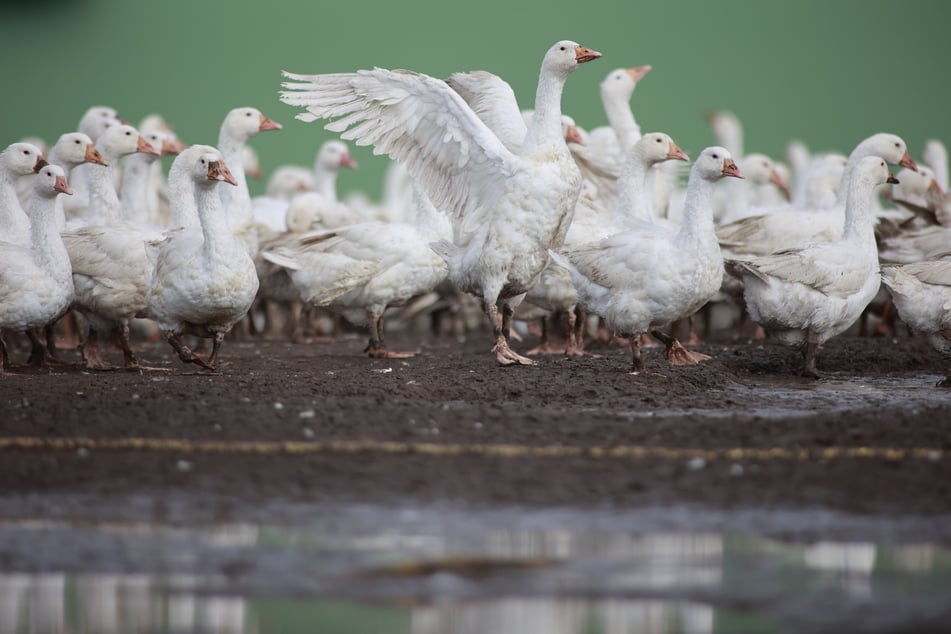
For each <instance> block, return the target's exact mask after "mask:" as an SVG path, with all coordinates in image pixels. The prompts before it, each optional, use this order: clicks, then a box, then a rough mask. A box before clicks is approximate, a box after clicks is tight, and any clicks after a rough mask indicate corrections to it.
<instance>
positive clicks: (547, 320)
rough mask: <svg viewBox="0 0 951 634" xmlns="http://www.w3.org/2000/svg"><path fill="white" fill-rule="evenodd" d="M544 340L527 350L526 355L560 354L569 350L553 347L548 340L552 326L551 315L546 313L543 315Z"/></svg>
mask: <svg viewBox="0 0 951 634" xmlns="http://www.w3.org/2000/svg"><path fill="white" fill-rule="evenodd" d="M541 324H542V340H541V342H539V344H538V345H537V346H535V347H534V348H532V349H531V350H529V351H528V352H526V353H525V354H526V355H536V354H558V353H560V352H567V350H565V351H563V350H559V349H557V348H553V347H552V345H551V343H550V342H549V340H548V329H549V328H550V327H551V315H550V314H546V315H543V316H542V319H541Z"/></svg>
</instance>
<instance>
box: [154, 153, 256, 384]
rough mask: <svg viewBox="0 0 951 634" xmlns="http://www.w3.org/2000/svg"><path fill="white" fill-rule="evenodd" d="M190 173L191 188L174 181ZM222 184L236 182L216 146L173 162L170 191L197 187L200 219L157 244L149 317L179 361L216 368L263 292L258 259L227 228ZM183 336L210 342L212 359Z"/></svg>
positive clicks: (195, 204)
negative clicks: (197, 351) (237, 327)
mask: <svg viewBox="0 0 951 634" xmlns="http://www.w3.org/2000/svg"><path fill="white" fill-rule="evenodd" d="M186 177H187V178H189V179H190V181H189V183H190V187H189V186H188V185H187V184H185V183H181V182H177V181H178V180H181V179H183V178H186ZM221 182H226V183H229V184H231V185H236V181H235V179H234V178H233V177H232V175H231V172H230V171H229V169H228V167H227V165H226V164H225V163H224V161H223V160H222V156H221V153H220V152H219V151H218V150H217V149H215V148H213V147H211V146H207V145H193V146H192V147H190V148H188V149H187V150H185V151H184V152H182V153H181V154H179V155H178V157H177V158H176V159H175V162H174V163H173V165H172V170H171V172H170V174H169V190H170V193H171V191H172V190H177V191H179V192H181V191H182V190H189V189H190V191H191V192H194V198H193V202H192V204H193V205H194V206H195V207H197V214H198V218H199V221H200V223H201V224H200V227H199V228H193V227H190V228H185V229H182V230H180V231H175V232H172V233H171V234H170V235H169V236H168V239H167V240H166V241H165V242H163V243H162V244H161V245H159V250H158V255H157V258H156V263H155V274H154V277H153V280H152V288H151V290H150V292H149V302H148V306H149V308H148V314H147V316H149V317H151V318H152V319H154V320H155V321H156V322H157V323H158V326H159V329H160V330H161V331H162V333H163V335H164V336H165V338H166V340H167V341H168V342H169V344H170V345H171V346H172V348H173V349H174V350H175V352H176V353H178V356H179V358H180V359H181V360H182V361H184V362H186V363H195V364H197V365H199V366H201V367H202V368H204V369H206V370H211V371H215V369H216V365H215V363H216V360H217V357H218V350H219V348H220V347H221V343H222V341H224V337H225V334H227V333H228V331H229V330H231V328H232V326H234V324H236V323H237V322H238V321H240V320H241V319H242V318H243V317H244V316H245V315H246V314H247V312H248V309H249V308H250V307H251V302H252V301H253V300H254V296H255V293H257V290H258V276H257V272H256V271H255V269H254V262H253V261H252V260H251V256H250V255H249V254H248V252H247V250H246V248H245V246H244V244H243V243H242V242H240V241H239V240H238V238H237V237H236V236H235V235H234V233H233V232H232V231H231V229H230V228H229V227H228V219H227V217H226V216H225V211H224V206H223V205H222V203H221V199H220V197H219V194H218V191H217V190H218V185H219V183H221ZM182 198H184V196H182V197H181V198H179V200H181V199H182ZM186 333H188V334H194V335H197V336H200V337H211V338H212V339H213V342H214V343H213V347H212V351H211V356H210V357H209V358H208V361H207V362H206V361H203V360H202V359H200V358H199V357H198V356H197V355H195V353H194V352H192V351H191V350H190V349H189V348H188V347H187V346H186V345H185V344H184V343H183V342H182V340H181V337H182V335H183V334H186Z"/></svg>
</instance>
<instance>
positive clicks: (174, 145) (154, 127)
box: [139, 113, 188, 156]
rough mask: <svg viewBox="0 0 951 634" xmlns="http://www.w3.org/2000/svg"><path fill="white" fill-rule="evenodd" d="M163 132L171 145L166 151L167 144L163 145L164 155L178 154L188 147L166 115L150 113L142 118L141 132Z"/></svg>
mask: <svg viewBox="0 0 951 634" xmlns="http://www.w3.org/2000/svg"><path fill="white" fill-rule="evenodd" d="M152 131H155V132H161V133H162V134H164V135H165V140H166V142H167V143H168V145H169V149H168V150H167V151H166V149H165V145H164V143H163V146H162V155H163V156H164V155H166V154H169V155H173V156H177V155H179V154H181V153H182V150H184V149H185V148H187V147H188V144H186V143H183V142H182V140H181V139H179V138H178V135H177V134H175V130H174V129H172V126H171V124H169V123H168V122H167V121H166V120H165V117H163V116H162V115H160V114H155V113H153V114H150V115H147V116H146V117H145V118H144V119H142V123H140V124H139V132H141V133H145V132H152Z"/></svg>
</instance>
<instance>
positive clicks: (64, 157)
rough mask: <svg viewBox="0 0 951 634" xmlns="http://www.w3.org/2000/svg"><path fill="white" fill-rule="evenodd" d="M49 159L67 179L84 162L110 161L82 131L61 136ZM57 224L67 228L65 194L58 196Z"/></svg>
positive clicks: (61, 227) (105, 162)
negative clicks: (60, 169) (64, 206)
mask: <svg viewBox="0 0 951 634" xmlns="http://www.w3.org/2000/svg"><path fill="white" fill-rule="evenodd" d="M47 160H48V161H49V163H50V164H51V165H58V166H60V167H62V168H63V171H64V172H65V176H66V180H67V181H68V180H69V178H70V174H71V173H72V171H73V169H75V168H76V167H78V166H79V165H82V164H84V163H91V164H94V165H108V164H109V162H108V161H107V160H106V159H105V158H104V157H103V156H102V154H100V152H99V150H97V149H96V146H95V144H94V143H93V142H92V139H91V138H89V135H86V134H83V133H82V132H67V133H66V134H63V135H61V136H60V137H59V139H58V140H57V141H56V143H54V144H53V147H52V149H50V154H49V157H47ZM56 226H57V227H58V228H59V230H60V231H62V230H63V229H65V228H66V212H65V209H64V208H63V196H57V197H56Z"/></svg>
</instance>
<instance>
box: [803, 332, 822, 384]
mask: <svg viewBox="0 0 951 634" xmlns="http://www.w3.org/2000/svg"><path fill="white" fill-rule="evenodd" d="M818 348H819V342H818V339H817V337H816V335H815V333H814V332H812V331H809V334H808V335H807V337H806V343H805V345H803V348H802V361H803V364H802V372H800V374H801V375H802V376H807V377H810V378H813V379H819V378H822V375H820V374H819V370H817V369H816V355H817V354H818Z"/></svg>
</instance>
